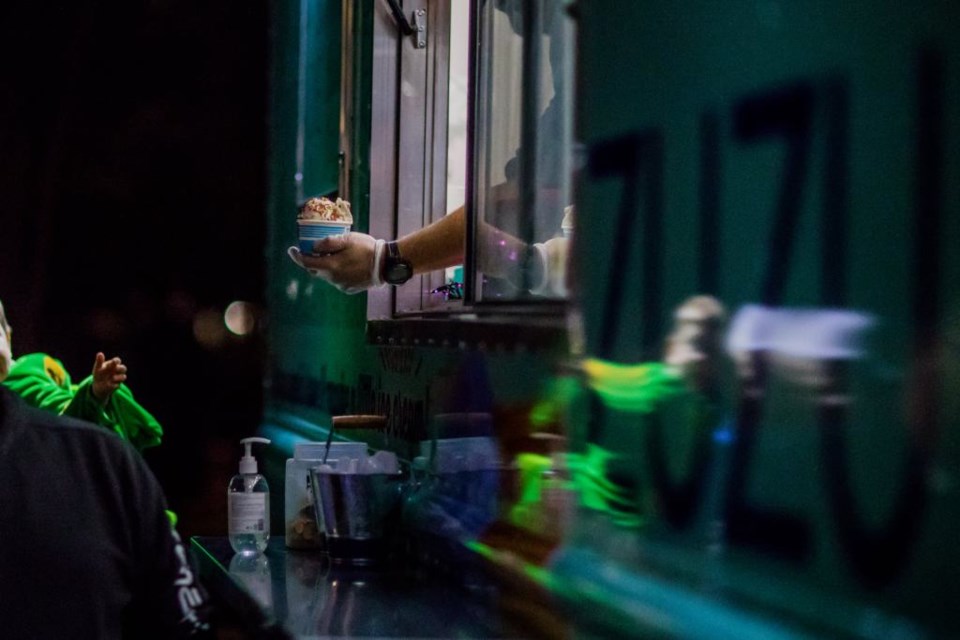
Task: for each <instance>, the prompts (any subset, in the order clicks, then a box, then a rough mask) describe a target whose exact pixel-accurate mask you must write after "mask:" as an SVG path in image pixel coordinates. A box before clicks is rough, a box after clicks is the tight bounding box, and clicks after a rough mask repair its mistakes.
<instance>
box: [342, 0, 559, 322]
mask: <svg viewBox="0 0 960 640" xmlns="http://www.w3.org/2000/svg"><path fill="white" fill-rule="evenodd" d="M358 4H359V3H353V2H349V1H346V2H344V5H343V7H344V18H345V30H344V43H345V45H344V60H345V66H344V72H343V77H344V87H343V100H344V103H343V117H342V118H341V129H342V133H343V134H344V140H343V148H344V149H345V150H346V153H347V157H346V158H345V160H346V162H345V170H344V173H343V175H342V176H341V191H342V192H343V193H346V194H348V197H351V199H354V200H355V199H356V196H355V195H354V194H351V193H350V191H351V189H358V185H359V188H360V189H362V187H363V186H364V185H363V184H362V181H360V182H358V180H357V179H356V178H357V176H351V175H350V172H351V171H354V172H356V171H361V172H363V171H365V170H366V171H369V183H368V189H369V196H370V199H369V213H370V215H369V220H370V233H371V234H372V235H374V236H376V237H381V238H394V237H401V236H404V235H406V234H408V233H411V232H413V231H416V230H417V229H420V228H422V227H424V226H426V225H427V224H429V223H431V222H434V221H436V220H438V219H440V218H441V217H443V216H445V215H448V214H450V213H452V212H454V211H456V210H457V209H459V208H460V207H465V210H466V220H467V224H466V228H465V256H464V263H463V265H459V266H453V267H451V268H448V269H446V270H445V271H437V272H434V273H430V274H425V275H423V276H417V277H414V278H413V279H412V280H410V281H409V282H408V283H406V284H405V285H403V286H401V287H397V288H392V287H391V288H384V289H377V290H372V291H371V292H370V293H369V296H368V317H369V319H371V320H376V319H407V318H414V317H424V316H427V317H434V316H439V317H450V316H462V315H463V314H470V315H474V314H481V315H483V314H487V313H504V312H512V311H517V310H523V311H524V313H525V314H526V313H527V312H533V313H534V314H535V315H541V316H548V315H553V316H559V313H560V311H561V310H562V306H560V305H558V304H557V302H558V301H560V300H562V299H563V298H564V297H565V295H566V288H565V282H566V273H565V272H566V256H567V251H566V246H567V241H568V238H569V236H570V235H571V234H572V219H573V217H574V216H573V207H572V203H573V198H572V162H571V155H572V154H571V149H572V147H573V135H572V115H573V103H572V99H571V95H572V86H573V82H572V78H573V68H572V53H573V37H574V35H573V34H574V30H573V26H572V21H571V19H570V18H569V17H568V16H567V15H566V13H565V12H564V11H563V5H564V3H563V2H562V0H533V1H531V0H470V1H469V2H467V1H465V0H407V1H406V2H403V3H402V5H401V3H400V2H399V0H396V1H391V0H375V1H374V2H373V5H372V6H371V10H372V15H371V16H370V24H371V26H372V35H370V36H369V37H370V42H371V43H372V46H371V48H370V50H369V54H368V55H369V57H367V58H365V54H364V53H363V51H362V49H361V48H360V47H359V46H357V41H358V39H360V38H362V37H364V36H365V34H363V33H362V30H358V29H357V27H356V24H357V20H356V17H357V16H355V15H354V14H355V13H356V11H357V6H358ZM351 25H352V26H351ZM365 73H369V77H364V76H365ZM367 82H369V92H370V96H371V100H370V104H369V113H364V111H363V106H362V105H361V104H359V103H360V101H359V100H356V99H355V98H356V97H358V96H362V93H363V92H362V91H361V89H362V88H363V86H364V84H365V83H367ZM366 122H369V156H368V157H369V165H368V166H366V167H365V166H364V163H363V162H362V161H361V160H360V159H359V158H357V157H352V158H351V157H350V154H351V153H353V154H357V153H359V154H362V155H363V156H364V157H366V154H364V153H363V151H364V149H363V142H364V141H363V135H362V130H363V126H364V124H365V123H366ZM358 141H359V142H358ZM524 317H526V315H525V316H524Z"/></svg>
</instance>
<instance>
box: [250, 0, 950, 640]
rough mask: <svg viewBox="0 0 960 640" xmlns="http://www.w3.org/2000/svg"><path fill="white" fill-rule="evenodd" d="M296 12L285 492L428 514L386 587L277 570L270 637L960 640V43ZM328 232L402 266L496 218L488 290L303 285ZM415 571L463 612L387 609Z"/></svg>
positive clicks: (479, 245)
mask: <svg viewBox="0 0 960 640" xmlns="http://www.w3.org/2000/svg"><path fill="white" fill-rule="evenodd" d="M270 7H271V9H270V10H271V20H272V25H273V27H272V35H271V37H272V40H271V51H272V60H271V63H270V66H271V85H270V97H269V100H270V103H269V123H268V124H269V132H270V133H269V142H270V144H269V203H268V210H267V212H266V216H267V220H268V240H267V245H266V253H265V255H266V260H267V264H268V279H267V280H268V283H269V284H268V286H269V290H268V292H267V301H268V308H269V317H270V322H269V328H268V340H269V352H268V358H267V363H268V366H267V369H268V370H267V377H266V381H265V388H266V394H267V396H266V399H267V409H266V413H265V416H264V419H263V424H262V427H261V430H260V431H261V432H260V433H259V434H258V435H262V436H264V437H267V438H269V439H270V440H271V445H270V447H269V449H267V450H265V453H264V454H262V456H261V458H262V463H261V464H262V466H263V468H264V469H265V471H264V473H265V474H266V475H267V477H268V478H269V479H270V483H271V486H272V487H275V488H276V489H275V493H279V489H278V488H279V487H282V486H283V485H284V473H285V466H284V465H285V464H286V461H287V460H288V459H290V458H291V457H293V456H294V450H295V448H296V446H297V445H298V444H303V443H318V442H319V443H323V442H328V441H332V442H363V443H365V444H366V445H367V447H368V451H369V452H370V453H374V452H378V451H383V452H389V453H391V454H394V455H395V456H396V459H397V460H398V463H399V468H400V475H401V477H402V480H401V482H400V485H401V486H400V487H399V488H398V489H397V492H398V495H399V496H400V498H399V503H397V504H395V505H394V508H392V509H390V510H389V511H388V512H386V513H385V515H383V518H384V519H385V522H384V530H385V533H383V534H382V535H383V537H384V538H386V540H384V542H383V544H384V545H385V547H384V548H380V549H377V550H376V551H372V550H371V547H365V548H364V550H357V549H355V550H354V551H353V552H351V551H350V550H347V551H346V552H345V553H344V555H345V556H347V559H346V560H347V561H346V563H345V564H346V565H350V566H354V567H355V568H356V566H357V565H362V566H365V567H366V571H368V573H366V574H362V576H361V578H357V575H359V574H338V573H337V570H336V566H337V565H336V564H334V565H332V566H334V569H333V570H332V571H330V570H324V571H321V572H319V573H317V572H313V573H311V572H310V571H306V570H303V568H302V566H301V565H296V562H298V561H299V560H297V559H296V558H291V557H288V558H286V562H287V564H286V565H285V568H284V565H279V568H278V566H277V565H270V566H265V567H261V569H260V570H261V571H264V570H269V569H272V570H273V571H274V576H273V578H274V581H273V583H272V587H271V586H270V584H271V583H263V584H261V588H262V589H265V591H261V593H260V596H261V599H260V602H261V603H262V604H263V603H265V607H264V610H265V611H267V612H268V613H267V614H264V615H266V616H267V618H270V616H273V618H271V619H272V620H274V622H275V623H276V624H278V625H280V626H285V627H286V629H287V630H288V631H290V632H291V633H292V634H295V635H296V634H306V636H309V635H310V634H314V636H316V635H320V636H327V635H337V634H343V635H351V634H352V635H362V633H364V632H365V631H364V630H368V631H369V630H370V629H374V630H375V631H376V633H379V634H380V635H381V636H388V637H389V636H391V635H392V636H393V637H400V636H402V635H405V634H406V635H408V636H409V635H416V636H425V637H426V636H435V637H451V636H456V637H495V636H497V635H500V634H503V635H506V636H513V637H524V636H528V637H682V638H764V639H766V638H801V637H803V638H816V637H824V638H827V637H829V638H841V637H842V638H896V639H921V638H946V637H956V636H958V635H960V618H958V616H957V615H956V612H957V611H958V610H960V580H958V578H960V546H958V545H957V540H960V476H958V473H960V400H958V398H960V393H958V390H960V252H958V251H956V247H958V246H960V186H958V185H960V38H958V37H957V35H958V34H957V25H960V6H958V5H956V4H955V3H950V2H940V1H936V0H922V1H919V2H912V3H894V2H881V3H877V2H865V1H862V0H854V1H851V2H846V3H827V2H805V3H791V2H785V1H783V0H760V1H751V2H732V3H730V2H726V3H716V2H703V1H696V2H693V3H686V4H684V5H683V6H679V5H676V4H675V3H663V2H659V3H658V2H646V1H638V2H611V1H608V0H589V1H588V0H573V1H563V2H561V1H560V0H469V1H468V0H405V1H403V2H400V1H399V0H277V1H276V2H272V3H271V4H270ZM319 196H325V197H329V198H331V199H336V198H338V197H339V198H342V199H343V200H346V201H348V202H350V204H351V207H352V212H353V231H355V232H361V233H365V234H368V235H370V236H372V237H373V238H377V239H385V240H392V239H395V238H401V237H404V236H405V235H408V234H410V233H413V232H415V231H416V230H418V229H421V228H423V227H425V226H427V225H429V224H431V223H434V222H436V221H437V220H439V219H441V218H442V217H444V216H446V215H448V214H451V213H452V212H454V211H456V210H457V209H458V208H460V207H462V208H463V211H464V212H465V218H464V219H465V228H464V231H463V246H464V250H463V254H462V261H461V262H460V263H459V264H453V265H451V266H449V267H446V268H443V269H438V270H434V271H430V272H424V273H417V274H415V275H414V276H413V277H412V278H410V279H409V280H407V281H406V282H404V283H402V284H398V285H386V286H380V287H373V288H370V289H368V290H365V291H362V292H360V293H355V294H352V295H348V294H345V293H344V292H342V291H340V290H338V289H337V288H335V287H333V286H331V285H330V284H329V283H328V282H326V281H325V280H324V279H323V278H322V277H321V278H317V277H314V276H313V275H311V274H310V273H308V272H307V271H305V270H304V269H301V268H299V267H298V266H297V265H296V264H294V263H293V262H291V261H290V260H289V258H288V257H287V254H286V250H287V247H288V246H291V245H295V244H296V242H297V226H296V212H297V209H298V207H299V206H300V205H301V204H302V203H303V202H304V201H306V200H307V199H308V198H311V197H319ZM504 237H506V238H510V239H511V240H517V241H519V245H518V246H520V247H521V250H519V252H513V253H512V254H511V255H509V256H506V262H507V266H506V267H505V268H504V269H500V266H502V265H500V266H498V265H499V263H498V261H499V260H501V259H502V258H504V256H503V255H502V253H503V251H502V249H503V247H504V246H505V245H503V244H502V243H501V242H500V241H501V240H502V239H503V238H504ZM342 416H377V417H379V418H375V419H371V420H369V421H366V422H365V421H364V420H363V419H359V420H357V421H355V422H352V423H351V422H349V421H348V422H342V423H341V425H342V426H341V427H339V428H336V429H335V428H334V424H335V421H334V418H335V417H342ZM317 508H318V509H319V506H318V507H317ZM328 517H329V516H328ZM284 521H285V514H284V503H283V500H281V499H274V500H273V501H272V522H273V527H272V532H273V538H274V539H275V541H274V543H272V544H277V545H278V547H277V553H280V551H279V550H280V549H283V548H284V545H283V544H282V542H283V539H284V531H283V527H282V523H284ZM271 550H273V547H272V546H271ZM351 553H354V557H353V558H352V560H353V561H350V555H351ZM377 554H381V555H377ZM387 557H389V558H392V559H393V561H399V562H401V563H406V564H410V563H414V564H415V565H416V566H417V567H419V568H420V573H419V574H418V575H420V576H421V577H422V576H423V573H424V572H426V573H427V574H430V575H432V576H433V577H443V579H444V580H447V581H449V583H450V585H452V586H450V587H449V588H445V589H444V590H441V591H437V592H432V591H431V592H429V595H427V596H424V600H423V601H422V602H421V601H419V600H418V601H411V600H410V599H409V597H408V596H409V590H408V589H407V587H404V586H402V585H403V584H406V583H399V584H400V585H401V586H397V587H396V588H394V589H393V590H391V589H389V588H386V587H384V588H382V589H381V590H379V591H375V594H376V595H375V596H371V595H370V592H369V591H366V592H365V591H363V585H364V584H370V583H372V582H371V581H374V580H375V578H373V577H371V575H376V574H375V572H376V567H377V566H383V562H384V558H387ZM267 558H268V559H271V558H272V559H271V562H275V561H276V556H275V555H274V556H271V554H270V553H269V552H268V554H267ZM301 559H302V558H301ZM343 559H344V558H341V560H343ZM398 559H399V560H398ZM366 561H369V562H366ZM378 562H379V563H380V564H378ZM291 563H293V564H291ZM341 566H343V565H341ZM298 567H300V568H299V569H298ZM381 570H383V569H381ZM278 571H279V572H281V573H283V572H284V571H285V572H286V574H285V575H286V576H287V580H286V582H284V581H283V580H278V578H277V572H278ZM298 571H299V572H300V573H297V572H298ZM369 572H373V573H372V574H371V573H369ZM293 574H296V575H298V576H299V579H298V580H295V581H293V582H294V583H295V585H294V586H289V585H291V584H293V583H292V582H291V575H293ZM304 575H307V576H308V578H309V579H308V578H304ZM350 575H353V577H352V578H351V577H350ZM338 576H339V582H338V581H337V577H338ZM345 576H346V577H345ZM358 583H360V586H357V584H358ZM284 584H286V585H288V586H287V587H284V586H283V585H284ZM264 585H266V586H264ZM351 585H352V586H351ZM271 588H272V591H271ZM377 588H378V589H380V587H377ZM254 591H255V590H254ZM454 593H457V594H459V596H458V597H460V599H459V600H457V601H456V602H458V603H460V604H457V605H456V607H454V608H456V612H455V614H451V612H450V611H449V609H450V607H451V606H453V605H445V604H443V603H444V602H453V601H452V600H451V601H447V600H444V598H446V597H451V598H452V597H453V596H452V595H451V594H454ZM318 594H319V595H318ZM338 594H339V600H338ZM364 594H366V595H364ZM427 601H429V602H428V603H427V604H424V603H425V602H427ZM337 602H339V603H340V604H339V605H337V604H336V603H337ZM346 602H349V603H351V605H350V606H349V607H348V606H347V605H346V604H344V603H346ZM374 602H376V603H377V604H373V603H374ZM481 602H482V603H483V606H484V607H486V608H485V609H483V611H484V612H486V613H483V612H481V613H477V610H475V608H476V607H479V606H480V603H481ZM310 603H312V604H310ZM361 605H362V606H361ZM364 607H369V608H364ZM376 607H380V608H379V609H378V608H376ZM417 607H425V608H423V609H417ZM385 609H386V610H393V614H392V615H393V616H394V617H392V618H391V617H389V616H388V615H387V614H386V613H384V610H385ZM403 610H406V611H414V610H416V611H419V612H420V613H419V614H417V615H414V614H413V613H410V614H409V615H410V616H411V620H413V622H410V621H408V622H410V624H412V625H413V627H392V626H391V624H394V623H396V624H398V625H399V624H400V623H399V622H397V620H398V616H400V617H402V615H403V614H402V613H398V611H403ZM298 616H299V617H298ZM377 616H381V617H380V618H377ZM383 616H386V617H383ZM477 616H479V617H477ZM490 616H493V617H490ZM374 619H379V620H381V622H382V625H381V626H379V627H378V626H373V627H365V626H364V625H365V624H366V625H373V624H374V623H373V622H371V621H372V620H374ZM383 620H387V622H383ZM389 620H393V622H389ZM478 620H479V622H478ZM491 621H496V623H495V624H494V623H492V622H491ZM430 624H434V625H440V628H435V627H432V626H430ZM471 625H474V626H471ZM484 625H489V626H484ZM373 632H374V631H371V633H373Z"/></svg>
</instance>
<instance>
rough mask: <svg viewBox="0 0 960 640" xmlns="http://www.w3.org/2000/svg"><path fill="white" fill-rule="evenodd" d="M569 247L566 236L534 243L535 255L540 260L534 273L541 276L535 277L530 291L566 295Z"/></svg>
mask: <svg viewBox="0 0 960 640" xmlns="http://www.w3.org/2000/svg"><path fill="white" fill-rule="evenodd" d="M568 249H569V240H567V239H566V238H551V239H550V240H547V241H546V242H537V243H535V244H534V245H533V250H534V256H535V259H536V260H537V262H538V265H536V267H535V268H534V274H537V275H539V277H535V278H534V282H533V286H532V287H530V293H532V294H534V295H537V296H549V297H552V298H563V297H566V295H567V253H568ZM537 267H539V268H537Z"/></svg>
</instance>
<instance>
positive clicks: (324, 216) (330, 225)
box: [297, 198, 353, 255]
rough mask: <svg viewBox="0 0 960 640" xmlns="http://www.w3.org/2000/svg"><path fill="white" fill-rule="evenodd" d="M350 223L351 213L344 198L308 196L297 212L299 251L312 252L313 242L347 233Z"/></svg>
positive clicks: (351, 220) (351, 222)
mask: <svg viewBox="0 0 960 640" xmlns="http://www.w3.org/2000/svg"><path fill="white" fill-rule="evenodd" d="M352 225H353V215H352V214H351V213H350V203H349V202H347V201H346V200H342V199H340V198H337V200H336V201H335V202H334V201H332V200H330V199H328V198H310V199H309V200H307V201H306V202H305V203H303V205H302V206H301V207H300V210H299V211H298V213H297V228H298V238H299V242H298V246H299V248H300V253H304V254H307V255H310V254H312V253H313V243H314V242H316V241H317V240H322V239H323V238H329V237H331V236H339V235H343V234H345V233H348V232H349V231H350V227H351V226H352Z"/></svg>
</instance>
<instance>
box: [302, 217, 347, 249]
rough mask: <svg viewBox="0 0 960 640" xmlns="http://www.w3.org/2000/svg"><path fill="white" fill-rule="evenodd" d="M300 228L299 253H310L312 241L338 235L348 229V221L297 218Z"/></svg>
mask: <svg viewBox="0 0 960 640" xmlns="http://www.w3.org/2000/svg"><path fill="white" fill-rule="evenodd" d="M297 227H299V230H300V235H299V238H300V242H299V248H300V253H305V254H312V253H313V243H314V242H316V241H317V240H322V239H323V238H330V237H332V236H339V235H343V234H345V233H348V232H349V231H350V223H349V222H340V221H339V220H297Z"/></svg>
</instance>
